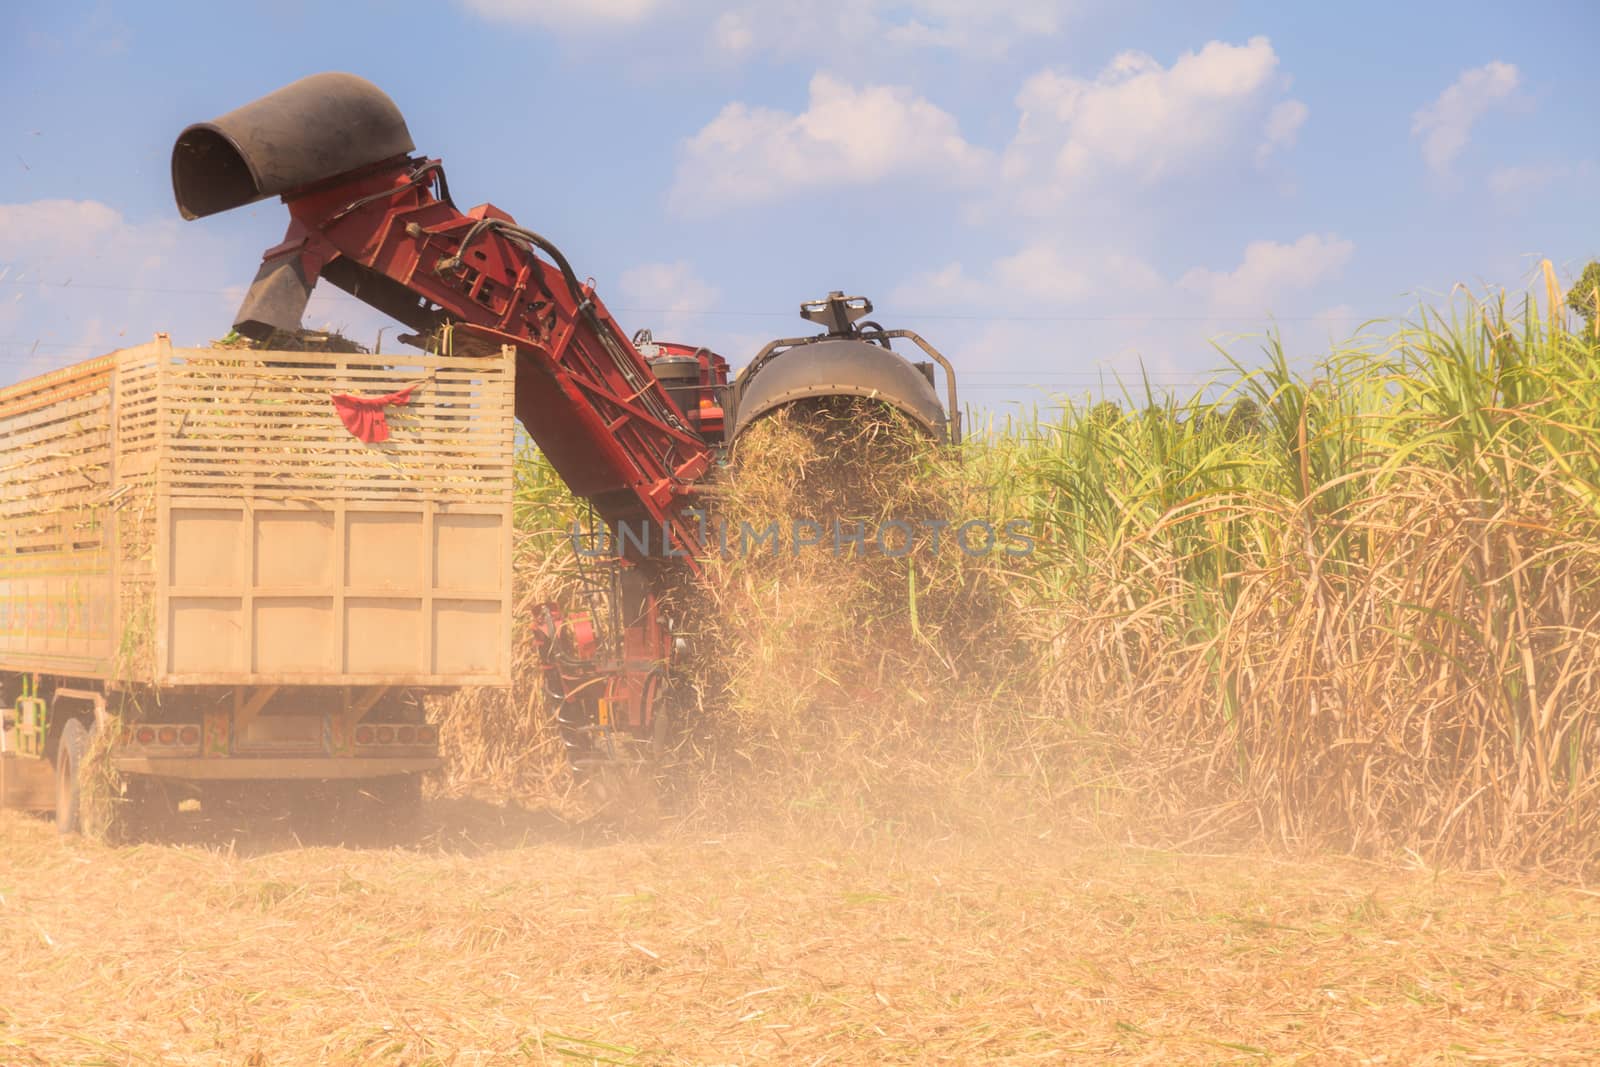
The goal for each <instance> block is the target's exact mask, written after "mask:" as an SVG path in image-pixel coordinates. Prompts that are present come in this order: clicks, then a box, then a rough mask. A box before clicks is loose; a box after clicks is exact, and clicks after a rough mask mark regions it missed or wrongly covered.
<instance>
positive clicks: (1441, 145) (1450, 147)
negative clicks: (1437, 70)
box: [1411, 60, 1520, 175]
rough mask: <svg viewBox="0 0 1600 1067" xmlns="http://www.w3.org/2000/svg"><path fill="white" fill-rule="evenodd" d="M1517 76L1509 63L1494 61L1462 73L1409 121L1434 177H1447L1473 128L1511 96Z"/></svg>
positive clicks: (1514, 68)
mask: <svg viewBox="0 0 1600 1067" xmlns="http://www.w3.org/2000/svg"><path fill="white" fill-rule="evenodd" d="M1519 79H1520V75H1519V74H1518V71H1517V68H1516V66H1515V65H1513V64H1511V63H1504V62H1501V61H1500V60H1495V61H1494V62H1492V63H1487V64H1485V65H1483V66H1481V67H1475V68H1473V69H1472V70H1467V71H1463V72H1462V73H1461V77H1459V78H1457V79H1456V80H1455V83H1454V84H1452V85H1451V86H1450V87H1449V88H1448V89H1446V90H1445V91H1444V92H1442V93H1440V94H1439V98H1438V99H1437V100H1435V101H1434V102H1433V103H1431V104H1429V105H1428V106H1426V107H1424V108H1422V109H1420V110H1419V111H1418V112H1417V113H1416V114H1415V115H1413V116H1412V118H1411V135H1412V136H1413V137H1416V138H1418V139H1419V140H1421V142H1422V158H1423V159H1424V160H1425V161H1426V162H1427V164H1428V167H1429V169H1430V170H1432V171H1433V172H1434V173H1436V174H1441V175H1448V174H1449V173H1450V168H1451V166H1452V165H1453V164H1454V163H1455V160H1456V157H1457V156H1459V155H1460V154H1461V150H1462V149H1464V148H1465V147H1466V146H1467V140H1468V138H1469V137H1470V136H1471V134H1472V127H1473V125H1474V124H1475V123H1476V122H1477V121H1478V120H1479V119H1480V118H1482V117H1483V116H1484V115H1485V114H1486V113H1487V112H1488V111H1489V109H1490V108H1492V107H1494V106H1495V105H1496V104H1497V103H1499V102H1500V101H1502V100H1504V99H1506V97H1508V96H1510V95H1511V93H1512V92H1513V91H1515V89H1516V88H1517V85H1518V82H1519Z"/></svg>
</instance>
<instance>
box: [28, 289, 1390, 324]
mask: <svg viewBox="0 0 1600 1067" xmlns="http://www.w3.org/2000/svg"><path fill="white" fill-rule="evenodd" d="M0 285H28V286H33V287H35V288H39V289H81V290H93V291H97V292H119V293H158V294H166V295H184V296H231V295H233V294H234V290H231V289H175V288H159V287H152V286H142V285H107V284H100V283H75V282H71V281H68V282H45V281H31V280H27V279H22V278H16V279H6V278H0ZM311 299H312V300H341V299H350V300H354V299H355V297H351V296H349V295H348V294H345V293H315V292H314V293H312V295H311ZM611 310H612V311H619V312H623V313H626V314H629V315H681V316H683V317H685V318H757V319H793V318H795V317H796V316H795V314H794V312H792V311H746V310H735V309H730V308H715V309H712V308H708V309H703V310H698V311H695V310H686V309H683V308H672V307H631V306H623V305H620V304H618V305H614V306H611ZM897 314H900V315H904V316H905V317H906V318H915V319H926V320H933V321H937V322H1252V323H1259V322H1261V321H1262V319H1263V318H1265V319H1266V321H1267V322H1268V323H1269V324H1270V323H1278V322H1326V323H1336V322H1366V321H1369V320H1370V319H1371V318H1372V316H1368V315H1272V316H1262V315H1064V314H1063V315H964V314H956V313H952V312H944V311H917V310H915V309H910V310H905V309H902V310H899V311H898V312H897Z"/></svg>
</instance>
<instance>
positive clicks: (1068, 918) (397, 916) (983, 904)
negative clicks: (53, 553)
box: [0, 801, 1600, 1065]
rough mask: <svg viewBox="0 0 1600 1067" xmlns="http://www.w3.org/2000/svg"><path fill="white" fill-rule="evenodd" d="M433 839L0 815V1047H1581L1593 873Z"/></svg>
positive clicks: (1168, 1054)
mask: <svg viewBox="0 0 1600 1067" xmlns="http://www.w3.org/2000/svg"><path fill="white" fill-rule="evenodd" d="M429 817H430V819H431V820H432V822H433V825H434V827H435V834H434V837H433V839H432V842H431V843H430V844H429V845H428V846H427V847H424V848H421V849H419V850H415V851H383V850H374V851H352V850H342V849H328V848H308V849H300V848H295V847H292V844H293V843H292V842H288V841H280V842H278V843H277V844H274V843H272V842H263V841H256V842H254V843H246V844H245V845H244V846H242V847H241V846H236V847H233V848H231V849H230V848H228V847H225V846H223V847H219V846H217V845H216V844H212V845H209V846H206V845H194V844H190V845H181V846H172V845H162V846H154V845H144V846H139V847H135V848H128V849H122V850H108V849H105V848H102V847H99V846H96V845H92V844H88V843H85V842H83V841H78V840H68V841H62V840H59V839H58V838H57V837H56V835H55V833H54V831H53V830H52V828H51V827H50V826H49V825H48V824H46V823H44V822H42V821H39V820H36V819H33V818H29V817H26V816H20V815H16V814H13V813H0V1063H3V1064H6V1065H11V1064H33V1063H42V1064H68V1063H85V1064H87V1063H94V1064H145V1063H183V1064H191V1063H193V1064H249V1065H267V1064H271V1065H288V1064H311V1063H340V1064H343V1063H374V1064H412V1065H421V1064H461V1065H469V1064H489V1063H495V1064H498V1063H534V1064H540V1063H568V1064H570V1063H589V1062H599V1063H624V1064H657V1063H661V1064H676V1063H741V1064H742V1063H775V1062H776V1063H796V1064H801V1063H804V1064H821V1063H839V1064H843V1063H883V1062H896V1063H897V1062H945V1063H978V1062H1012V1063H1032V1062H1043V1063H1052V1062H1059V1061H1076V1062H1090V1063H1093V1062H1100V1061H1104V1060H1117V1061H1123V1062H1134V1063H1142V1062H1149V1063H1156V1062H1172V1061H1178V1062H1196V1063H1230V1062H1243V1063H1293V1062H1315V1063H1330V1062H1331V1063H1338V1062H1387V1063H1428V1062H1441V1063H1469V1062H1486V1061H1487V1062H1529V1061H1543V1062H1571V1063H1579V1062H1594V1061H1596V1060H1597V1059H1600V961H1597V960H1596V959H1595V958H1594V957H1595V948H1596V946H1597V945H1600V896H1597V895H1596V894H1593V893H1590V892H1587V891H1585V890H1582V889H1574V888H1561V887H1556V886H1552V885H1544V884H1538V883H1531V882H1525V881H1503V880H1501V879H1498V878H1493V877H1485V876H1462V875H1446V876H1443V877H1439V878H1435V877H1433V876H1432V875H1430V874H1428V873H1426V872H1421V871H1409V872H1407V871H1393V870H1383V869H1379V868H1375V867H1369V866H1364V865H1356V864H1353V863H1349V862H1311V863H1291V862H1286V861H1282V860H1276V859H1270V858H1264V857H1248V856H1243V857H1241V856H1218V857H1207V856H1188V855H1174V854H1170V853H1163V852H1154V851H1148V850H1142V849H1136V848H1120V847H1109V846H1105V845H1095V844H1090V845H1084V844H1075V843H1073V842H1069V841H1063V840H1050V839H1048V838H1043V839H1041V838H1037V837H1025V836H1021V835H1013V834H1005V835H997V838H991V839H989V840H985V841H982V842H950V841H946V842H933V843H921V844H916V845H911V844H897V843H895V842H893V841H889V840H876V841H864V842H857V843H855V845H854V846H853V847H851V846H847V845H845V844H844V843H841V842H833V843H829V844H815V843H813V844H810V845H802V844H800V843H797V842H793V841H790V842H774V841H772V840H766V839H761V838H758V837H754V836H748V837H746V836H740V837H730V838H725V839H721V840H708V839H704V838H703V837H697V836H694V835H688V834H684V833H681V832H680V833H676V834H674V833H668V834H666V835H664V836H661V837H657V838H654V839H652V840H648V841H634V842H621V843H617V842H611V843H604V842H595V841H590V840H585V839H584V838H583V836H582V835H578V834H575V833H574V832H572V831H570V830H567V829H565V828H563V827H561V826H560V825H559V824H557V823H555V822H553V821H552V820H548V819H540V818H537V817H534V816H528V815H523V814H520V813H508V812H505V811H503V810H501V809H494V808H491V807H488V806H486V805H475V804H472V803H470V802H444V801H440V802H434V803H433V804H432V805H431V806H430V811H429Z"/></svg>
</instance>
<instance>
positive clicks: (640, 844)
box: [0, 274, 1600, 1067]
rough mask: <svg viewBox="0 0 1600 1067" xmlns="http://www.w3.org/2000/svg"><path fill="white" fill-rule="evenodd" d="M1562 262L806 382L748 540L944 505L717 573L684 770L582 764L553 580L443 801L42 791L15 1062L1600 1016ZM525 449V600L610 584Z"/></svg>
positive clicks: (325, 1057)
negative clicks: (541, 615)
mask: <svg viewBox="0 0 1600 1067" xmlns="http://www.w3.org/2000/svg"><path fill="white" fill-rule="evenodd" d="M1565 296H1566V294H1563V293H1562V292H1561V291H1560V289H1559V286H1558V285H1557V284H1556V279H1555V278H1554V276H1553V274H1552V275H1551V276H1550V277H1549V282H1548V286H1547V287H1546V288H1543V289H1541V291H1540V292H1539V293H1537V294H1534V295H1531V296H1529V297H1526V298H1521V299H1518V300H1515V301H1513V300H1509V299H1506V298H1504V297H1496V298H1495V299H1493V300H1491V301H1475V300H1471V299H1467V298H1465V297H1462V298H1459V299H1457V301H1456V302H1455V303H1453V304H1451V305H1450V306H1448V307H1446V308H1443V309H1441V310H1440V311H1438V312H1434V311H1424V312H1421V313H1419V315H1418V317H1417V319H1416V321H1415V322H1413V323H1411V324H1405V325H1395V326H1393V327H1392V328H1388V329H1386V330H1385V331H1382V332H1381V333H1378V334H1374V335H1372V336H1370V337H1367V338H1364V339H1359V340H1356V341H1352V342H1351V343H1349V344H1347V345H1345V346H1342V347H1340V348H1338V349H1336V350H1334V351H1331V352H1329V353H1327V354H1325V355H1324V356H1322V357H1320V358H1318V359H1316V360H1314V361H1306V360H1298V359H1291V358H1290V357H1289V356H1288V355H1287V354H1286V353H1285V352H1284V351H1283V349H1282V348H1281V346H1279V345H1278V344H1277V343H1276V342H1275V341H1272V340H1270V339H1269V341H1268V342H1267V344H1266V347H1265V351H1264V352H1263V353H1259V354H1257V355H1255V356H1252V357H1250V358H1249V359H1243V358H1241V362H1240V363H1239V364H1236V365H1235V366H1234V369H1233V370H1232V371H1231V372H1228V373H1226V374H1224V375H1222V376H1220V377H1219V379H1218V380H1217V382H1216V384H1215V387H1214V388H1211V389H1207V390H1204V391H1202V392H1201V393H1199V394H1196V395H1194V396H1188V397H1174V396H1165V395H1160V394H1157V393H1155V392H1153V391H1134V390H1131V389H1130V390H1129V391H1127V392H1125V393H1124V394H1122V395H1121V396H1120V397H1117V398H1115V399H1110V400H1105V399H1102V400H1100V401H1099V402H1095V403H1087V402H1086V403H1072V402H1067V403H1066V404H1065V405H1064V407H1063V408H1062V409H1061V410H1059V411H1052V412H1051V413H1050V414H1049V415H1036V416H1030V417H1024V418H1021V419H1015V418H1014V419H1012V420H1011V421H1010V422H1007V423H1002V424H995V425H989V426H981V427H977V428H976V432H975V433H973V435H972V436H971V438H970V440H969V443H968V444H967V446H966V447H965V448H964V449H963V450H962V452H961V454H960V455H959V456H955V455H950V454H947V453H945V452H942V451H941V450H939V449H938V448H935V447H933V446H931V445H930V444H929V443H927V442H926V441H925V440H924V439H922V438H919V437H917V436H916V435H915V434H914V433H912V432H911V431H910V430H909V429H908V427H907V426H906V425H905V424H904V421H903V420H900V419H897V418H896V417H893V416H892V415H888V414H885V413H884V412H883V411H882V410H879V409H877V408H875V407H873V406H872V405H869V404H866V403H865V402H860V401H851V402H848V403H845V402H825V403H820V404H818V405H815V406H814V407H812V408H810V409H808V410H806V411H804V412H801V411H790V412H787V413H780V414H778V415H775V416H773V417H771V418H769V419H766V420H763V422H761V423H760V424H758V425H757V426H756V427H754V428H753V429H752V430H750V431H749V432H748V433H747V434H746V435H745V436H743V437H742V438H741V439H740V441H739V443H738V446H737V450H736V453H735V456H734V462H733V463H732V464H730V465H729V467H728V469H727V470H726V471H725V472H723V474H722V475H721V476H720V478H719V481H718V484H717V486H716V487H715V490H714V496H713V498H712V499H713V500H714V504H715V506H714V508H713V511H714V515H713V520H714V522H715V523H717V524H719V525H718V527H717V528H718V529H720V530H724V531H733V532H732V533H731V534H730V535H729V536H730V538H731V540H732V542H733V543H737V542H738V538H739V536H740V535H739V531H740V530H743V529H746V528H753V529H765V528H766V526H767V525H768V524H769V523H774V522H775V523H777V525H778V527H779V528H780V529H782V530H791V529H793V528H794V524H796V523H799V522H805V523H815V524H817V525H818V526H820V527H821V528H823V529H825V530H826V529H828V528H829V527H830V526H831V524H832V523H833V522H835V521H841V520H842V521H843V522H844V523H845V524H847V525H852V526H854V525H863V524H864V525H865V526H866V527H867V528H869V529H872V530H876V531H889V530H892V531H894V532H895V533H894V535H893V536H891V537H890V538H889V540H888V541H878V540H877V538H875V537H872V536H869V537H868V538H867V543H868V547H867V550H866V551H864V552H860V553H857V552H855V551H853V550H847V551H845V552H843V553H840V552H838V551H829V547H832V548H834V549H837V547H838V545H837V543H836V542H834V543H832V544H831V545H829V544H827V543H825V545H824V547H822V548H820V549H817V550H813V551H798V550H796V551H785V550H782V549H781V548H779V549H778V550H773V551H768V550H767V549H765V548H763V549H759V550H757V551H748V550H745V551H737V550H736V551H729V552H726V553H722V552H719V553H717V554H716V556H715V558H713V559H711V560H709V561H708V565H707V570H708V574H707V576H706V578H705V580H704V581H703V582H702V583H700V584H698V585H696V586H694V587H693V588H683V589H680V590H678V591H677V592H676V593H675V595H674V599H673V601H672V603H671V605H670V607H671V610H672V613H673V614H674V616H675V617H676V618H677V619H679V620H680V623H681V629H682V631H683V632H684V633H685V636H686V637H687V638H688V648H689V649H690V652H689V653H688V655H687V657H686V658H685V659H684V660H683V662H681V663H679V664H678V665H677V667H676V669H675V674H674V678H673V685H672V688H671V689H670V691H669V694H670V696H669V699H670V704H669V706H670V708H671V711H672V714H671V717H670V720H669V721H670V722H671V723H672V724H673V727H674V729H673V730H672V731H671V733H670V736H668V737H667V738H666V740H668V741H669V742H670V744H669V745H668V748H669V749H670V751H669V753H668V754H667V755H666V756H665V758H664V760H663V761H662V762H661V763H660V764H659V765H658V767H657V777H656V778H655V780H654V781H653V782H652V783H650V785H649V787H648V788H638V787H639V786H640V785H642V783H639V782H634V783H633V787H631V788H625V789H622V790H620V791H619V790H617V789H615V788H611V789H609V790H597V789H595V788H593V787H592V785H588V786H586V785H584V784H582V783H579V782H577V781H575V780H574V778H573V775H572V773H571V772H570V771H569V770H568V768H567V766H566V761H565V756H564V752H563V743H562V738H561V735H560V732H559V730H558V729H557V727H556V724H555V721H554V709H553V708H551V707H550V706H548V704H547V703H546V701H545V698H544V697H543V695H542V693H541V687H540V685H539V684H538V671H537V665H536V663H535V659H534V650H533V645H532V641H531V638H530V637H529V635H528V634H527V633H526V632H525V630H526V628H525V627H524V628H520V629H519V639H518V641H519V643H518V647H517V649H516V658H517V681H516V684H515V685H514V686H513V687H512V688H511V689H510V690H509V691H467V692H461V693H458V694H456V695H454V696H452V697H450V698H448V699H441V700H440V701H438V702H437V704H436V706H434V707H432V708H431V710H430V714H431V716H432V718H433V720H434V721H435V722H437V723H439V725H440V727H441V737H442V744H443V746H444V749H445V752H446V756H447V761H448V766H447V769H446V772H445V773H444V774H442V775H441V776H440V777H439V778H438V779H437V780H435V781H433V782H432V783H430V786H429V798H428V800H427V804H426V810H425V820H424V826H423V834H422V837H421V839H420V841H419V842H418V843H417V845H416V846H415V847H410V848H405V849H334V848H327V847H305V846H304V845H303V842H302V839H301V838H297V837H296V836H295V832H294V830H293V828H292V824H290V823H287V822H279V821H277V820H275V819H272V818H267V817H265V816H263V817H261V818H258V819H257V820H256V821H255V822H254V823H252V824H250V825H235V824H234V823H233V822H230V821H228V820H227V819H221V820H218V819H211V818H210V817H209V816H207V815H206V810H205V807H204V805H202V807H201V817H200V818H199V819H198V820H193V819H191V820H190V821H189V822H188V823H186V824H184V825H181V826H179V827H178V828H176V829H175V831H174V834H173V836H172V837H170V838H169V839H166V840H163V841H160V842H155V843H146V844H139V845H134V846H131V847H123V848H120V849H111V848H107V847H105V846H103V845H101V844H97V843H94V842H91V841H81V840H70V841H65V842H62V841H59V840H57V839H56V838H55V836H54V835H53V833H52V832H51V831H50V829H49V827H48V826H46V825H45V824H43V823H41V822H39V821H37V820H33V819H29V818H23V817H18V816H5V817H3V818H0V961H3V963H4V964H5V967H4V970H3V972H0V974H3V976H4V977H5V978H7V979H8V981H7V983H6V986H5V990H6V991H5V992H4V993H3V994H0V1064H5V1065H10V1064H12V1063H26V1064H32V1063H43V1064H55V1063H103V1064H138V1063H166V1062H176V1063H208V1064H209V1063H216V1064H249V1065H255V1067H265V1065H268V1064H298V1063H322V1062H327V1063H391V1064H407V1065H416V1067H420V1065H423V1064H440V1065H445V1064H476V1063H622V1064H673V1063H685V1064H688V1063H695V1064H721V1063H729V1064H731V1063H740V1064H744V1063H769V1062H780V1063H796V1064H801V1063H804V1064H824V1063H838V1064H848V1063H879V1062H906V1063H914V1062H947V1063H973V1062H1017V1063H1022V1062H1042V1063H1050V1062H1060V1061H1063V1060H1076V1061H1079V1062H1100V1061H1105V1060H1120V1061H1124V1062H1148V1063H1158V1062H1199V1063H1231V1062H1249V1063H1257V1062H1259V1063H1295V1062H1306V1063H1312V1062H1314V1063H1340V1062H1350V1063H1367V1062H1370V1063H1429V1062H1436V1063H1472V1062H1505V1063H1523V1062H1567V1063H1588V1062H1596V1061H1600V963H1597V962H1596V960H1595V959H1594V955H1595V954H1594V952H1593V951H1592V946H1593V945H1595V944H1596V943H1600V939H1597V935H1600V926H1597V923H1600V894H1597V893H1595V892H1593V891H1591V890H1589V889H1587V888H1586V886H1588V885H1589V884H1592V883H1593V881H1594V878H1595V874H1596V871H1597V869H1600V755H1597V753H1600V717H1597V715H1596V712H1595V708H1596V707H1600V331H1597V327H1596V317H1595V315H1594V314H1593V309H1594V308H1595V307H1597V306H1600V292H1595V293H1591V294H1587V295H1586V294H1584V293H1578V294H1573V300H1572V301H1571V302H1570V306H1569V307H1566V308H1565V310H1564V304H1567V303H1568V302H1567V301H1566V300H1565ZM1579 297H1581V298H1582V299H1578V298H1579ZM1569 312H1570V314H1569ZM1241 357H1242V354H1241ZM517 493H518V497H517V504H516V526H517V541H516V559H515V565H516V566H515V569H516V583H517V585H516V590H515V592H516V604H517V610H518V611H519V612H520V613H522V614H523V615H524V616H525V617H526V616H528V615H529V614H531V613H532V612H534V611H535V610H537V606H538V605H539V604H541V603H543V602H546V601H551V600H554V601H566V602H569V603H570V602H572V600H573V598H574V596H575V595H576V594H577V593H578V592H579V591H581V590H582V589H583V587H584V586H583V583H584V581H585V576H584V574H583V573H582V565H581V563H580V562H579V561H577V560H576V559H575V557H574V554H573V552H572V545H571V540H570V537H569V532H570V529H571V523H572V522H573V521H575V520H577V521H582V519H583V517H584V511H583V509H582V508H580V507H578V506H577V504H576V502H575V501H574V500H573V499H572V498H571V497H570V495H569V494H567V493H566V491H565V489H564V488H563V487H562V486H561V485H560V483H559V481H558V480H557V479H556V478H555V476H554V474H553V472H552V471H551V469H550V467H549V466H548V464H547V463H545V462H544V461H543V460H542V458H541V457H539V456H538V455H537V454H535V453H533V452H531V451H529V452H527V453H525V454H524V455H523V456H522V457H521V459H520V461H519V464H518V472H517ZM973 520H982V522H983V523H984V524H985V525H986V526H987V527H988V528H990V529H993V530H998V531H1014V530H1020V531H1025V534H1026V548H1027V550H1026V551H1023V550H1021V545H1022V544H1023V542H1019V541H1016V540H1014V539H1002V540H1001V541H1000V542H999V543H998V545H997V546H995V547H994V548H993V549H992V550H990V551H986V552H978V553H974V552H969V551H965V550H963V549H962V548H961V547H960V544H964V542H961V543H957V542H956V540H955V538H954V537H953V536H952V535H951V531H952V530H954V529H956V528H958V527H960V526H963V525H965V524H967V523H969V522H971V521H973ZM941 524H942V525H941ZM940 532H942V533H943V535H944V536H943V537H942V538H940V536H939V533H940ZM713 539H714V540H715V537H714V538H713ZM829 541H830V542H833V539H832V538H830V539H829ZM885 544H892V545H893V546H894V548H895V550H894V551H885V550H883V546H884V545H885ZM769 547H770V546H769ZM1008 548H1014V549H1017V550H1015V551H1008V550H1007V549H1008ZM902 549H903V550H902ZM612 785H613V786H614V785H615V783H612ZM307 840H309V839H307Z"/></svg>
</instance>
